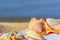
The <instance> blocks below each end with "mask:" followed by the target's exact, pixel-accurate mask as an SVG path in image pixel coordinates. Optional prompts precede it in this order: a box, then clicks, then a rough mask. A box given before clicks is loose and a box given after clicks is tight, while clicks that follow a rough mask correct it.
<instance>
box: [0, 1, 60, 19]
mask: <svg viewBox="0 0 60 40" xmlns="http://www.w3.org/2000/svg"><path fill="white" fill-rule="evenodd" d="M26 16H27V17H56V18H58V17H60V0H5V1H4V0H0V17H26Z"/></svg>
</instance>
